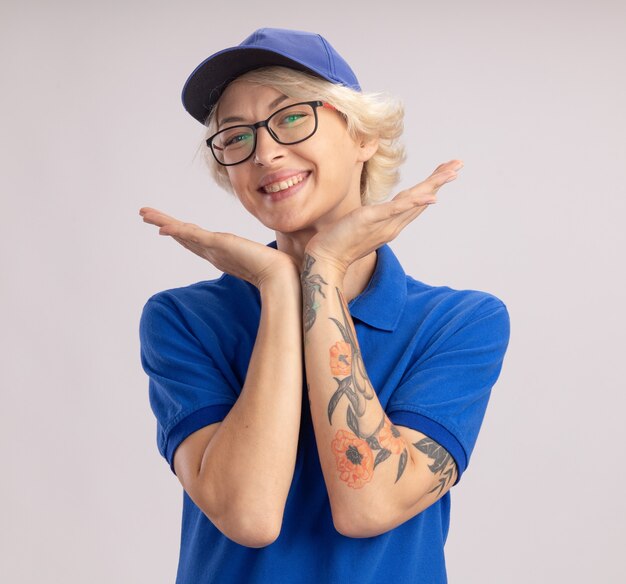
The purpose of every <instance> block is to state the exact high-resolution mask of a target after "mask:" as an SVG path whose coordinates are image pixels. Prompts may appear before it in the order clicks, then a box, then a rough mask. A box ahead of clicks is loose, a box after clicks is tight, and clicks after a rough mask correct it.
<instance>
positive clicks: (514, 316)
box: [0, 0, 626, 584]
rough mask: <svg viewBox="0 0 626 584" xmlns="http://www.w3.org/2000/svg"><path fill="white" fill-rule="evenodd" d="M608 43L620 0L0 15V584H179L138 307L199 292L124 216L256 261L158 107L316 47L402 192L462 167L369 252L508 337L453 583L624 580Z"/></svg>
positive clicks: (179, 128) (624, 154) (619, 273)
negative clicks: (199, 72)
mask: <svg viewBox="0 0 626 584" xmlns="http://www.w3.org/2000/svg"><path fill="white" fill-rule="evenodd" d="M625 23H626V8H625V5H624V4H623V3H622V2H619V1H618V0H613V1H611V0H604V1H599V2H596V3H593V4H592V3H590V2H580V1H572V0H570V1H565V0H558V1H552V2H550V1H542V2H539V1H530V2H524V3H520V2H503V1H496V0H493V1H487V0H479V1H475V2H460V1H458V0H451V1H448V2H445V3H433V2H421V1H420V2H416V1H411V2H409V1H407V2H395V3H394V2H390V1H385V2H366V1H364V0H360V1H346V2H341V3H340V2H336V1H330V0H318V1H316V2H295V1H293V0H289V1H282V0H281V1H275V2H257V1H255V2H243V1H241V0H239V1H237V2H228V1H222V2H209V1H204V2H179V3H176V4H175V3H172V2H164V1H163V2H148V1H145V0H144V1H132V0H127V1H125V2H121V1H119V2H115V1H113V2H109V3H102V2H98V3H96V2H89V1H81V2H78V1H75V2H70V1H67V0H64V1H63V0H60V1H57V2H43V1H40V2H17V1H7V0H3V2H2V4H0V59H1V61H2V68H1V70H2V75H1V91H0V122H1V125H0V128H1V132H0V165H1V167H2V169H1V170H2V172H1V173H0V195H1V201H2V202H1V209H0V211H1V213H0V219H1V229H2V246H1V250H0V260H1V274H2V284H1V294H2V302H1V303H0V310H1V311H2V312H1V314H0V317H1V319H2V320H1V322H2V327H1V331H2V333H1V334H2V339H1V343H2V345H1V347H0V349H1V353H0V354H1V355H2V369H1V373H2V377H1V380H2V389H1V392H2V393H1V397H2V401H1V404H2V405H1V408H0V448H1V452H0V454H1V455H2V480H1V481H0V501H1V503H0V505H1V507H0V517H1V523H2V529H1V530H0V534H1V535H0V537H1V539H0V566H1V571H2V573H3V574H2V575H1V576H0V578H1V579H2V581H4V582H11V583H12V584H21V583H35V582H36V583H40V582H55V583H56V582H59V583H64V584H71V583H81V584H82V583H85V582H89V583H90V584H100V583H107V584H110V583H112V582H115V583H136V582H151V583H155V584H156V583H171V582H173V581H174V578H175V572H176V565H177V561H178V550H179V537H180V517H181V503H182V487H181V486H180V484H179V483H178V480H177V479H176V477H175V476H174V475H173V474H172V473H171V471H170V470H169V468H168V466H167V463H166V462H165V460H164V459H162V458H161V457H160V455H159V454H158V451H157V448H156V430H155V419H154V417H153V414H152V412H151V410H150V407H149V403H148V382H147V377H146V376H145V374H144V373H143V371H142V369H141V367H140V362H139V341H138V322H139V316H140V313H141V309H142V307H143V304H144V303H145V301H146V299H147V298H148V297H149V296H150V295H151V294H153V293H155V292H157V291H159V290H163V289H165V288H172V287H177V286H183V285H187V284H190V283H192V282H195V281H198V280H204V279H211V278H214V277H217V276H218V275H219V272H218V271H217V270H216V269H215V268H214V267H213V266H211V265H210V264H208V263H206V262H203V261H202V260H200V259H199V258H198V257H197V256H195V255H193V254H191V253H189V252H188V251H186V250H184V249H183V248H182V247H180V246H179V245H178V244H176V243H175V242H174V241H172V240H171V239H170V238H165V237H159V236H158V235H157V231H156V229H155V228H154V227H153V226H149V225H145V224H144V223H142V221H141V219H140V217H139V215H138V214H137V212H138V209H139V208H140V207H142V206H144V205H147V206H152V207H156V208H161V209H163V210H165V211H167V212H169V213H171V214H173V215H174V216H177V217H180V218H182V219H185V220H189V221H193V222H195V223H199V224H201V225H203V226H204V227H206V228H207V229H212V230H215V231H232V232H234V233H237V234H239V235H243V236H245V237H247V238H249V239H254V240H256V241H260V242H263V243H267V242H269V241H271V240H273V239H274V233H273V232H270V231H268V230H267V229H265V228H264V227H263V226H261V225H260V224H257V223H256V220H254V219H253V218H251V217H248V216H247V215H246V212H245V210H244V209H243V208H241V207H239V206H238V203H237V202H236V201H235V200H233V199H232V198H231V197H230V196H229V195H228V194H226V193H225V192H223V191H220V190H219V189H218V188H217V187H215V186H214V185H213V184H212V182H211V179H210V177H209V175H208V172H207V171H206V170H205V168H204V166H203V163H202V160H201V158H200V157H199V156H198V157H196V158H195V159H194V155H195V153H196V149H197V147H198V145H199V144H200V142H201V140H202V136H203V127H202V126H201V125H200V124H198V122H196V121H195V120H194V119H193V118H192V117H191V116H189V115H188V114H187V113H186V112H185V111H184V110H183V108H182V105H181V103H180V91H181V89H182V86H183V83H184V81H185V79H186V78H187V75H188V74H189V73H190V72H191V71H192V70H193V69H194V68H195V66H196V65H197V64H198V63H200V62H201V61H202V60H203V59H204V58H205V57H207V56H208V55H210V54H211V53H213V52H216V51H218V50H220V49H222V48H225V47H227V46H233V45H236V44H238V43H239V42H240V41H241V40H242V39H243V38H245V37H246V36H248V34H250V33H251V32H252V31H253V30H254V29H256V28H259V27H261V26H276V27H285V28H295V29H304V30H312V31H316V32H319V33H321V34H322V35H324V36H325V37H326V38H327V39H328V40H329V41H330V42H331V44H332V45H333V46H334V47H335V48H336V49H337V50H338V51H339V52H340V53H341V54H342V55H343V56H344V57H345V58H346V59H347V61H348V62H349V63H350V64H351V65H352V67H353V68H354V70H355V71H356V72H357V75H358V76H359V79H360V81H361V85H362V86H363V88H364V89H366V90H372V91H374V90H387V91H389V92H391V93H392V94H395V95H397V96H398V97H400V98H401V99H402V100H403V102H404V103H405V106H406V120H405V128H406V130H405V134H406V138H405V142H406V144H407V148H408V160H407V163H406V165H405V166H404V168H403V180H402V185H401V187H406V186H410V185H412V184H414V183H416V182H419V181H421V180H423V179H424V178H426V177H427V176H428V175H429V174H430V173H431V172H432V170H433V169H434V168H435V167H436V166H437V165H438V164H439V163H441V162H443V161H446V160H449V159H451V158H461V159H462V160H464V162H465V168H464V169H463V170H462V171H461V172H460V175H459V178H458V179H457V180H456V181H455V182H453V183H451V184H448V185H446V186H445V187H444V188H443V189H442V191H441V192H440V194H439V203H438V204H437V205H436V206H435V207H433V208H431V209H428V211H427V212H426V213H424V214H423V215H422V216H421V217H420V218H419V219H417V220H416V221H415V222H414V223H412V224H411V225H409V226H408V227H407V228H406V229H405V231H404V232H403V233H402V234H401V235H400V236H399V237H398V238H397V239H396V240H394V241H393V242H392V243H391V247H392V248H393V249H394V251H395V252H396V254H397V256H398V257H399V259H400V261H401V263H402V264H403V266H404V268H405V271H406V272H407V273H408V274H410V275H412V276H414V277H415V278H417V279H419V280H422V281H425V282H427V283H430V284H447V285H450V286H452V287H455V288H474V289H479V290H486V291H489V292H491V293H493V294H495V295H497V296H499V297H500V298H501V299H502V300H503V301H504V302H505V303H506V304H507V306H508V308H509V311H510V315H511V326H512V336H511V343H510V346H509V351H508V354H507V357H506V360H505V364H504V368H503V370H502V375H501V377H500V380H499V381H498V383H497V385H496V386H495V388H494V390H493V394H492V398H491V402H490V405H489V408H488V410H487V414H486V417H485V421H484V424H483V427H482V430H481V433H480V436H479V438H478V442H477V445H476V448H475V450H474V453H473V456H472V459H471V462H470V466H469V467H468V470H467V471H466V473H465V474H464V476H463V479H462V480H461V482H460V483H459V485H458V486H456V487H455V488H454V489H453V490H452V520H451V529H450V534H449V538H448V543H447V545H446V557H447V564H448V572H449V579H450V582H451V583H453V584H474V583H476V584H479V583H480V584H492V583H493V584H501V583H503V582H506V583H510V584H517V583H519V584H528V583H543V582H546V583H547V582H550V583H551V582H568V583H579V582H580V583H587V582H603V583H609V582H611V583H612V582H616V583H617V582H624V581H626V570H625V568H624V563H623V551H622V550H623V544H624V540H625V537H624V536H625V533H624V519H625V513H624V497H623V495H622V489H623V483H624V478H625V477H624V467H623V445H624V443H626V441H625V436H624V434H625V432H624V429H623V428H624V423H623V419H624V410H625V405H626V403H625V400H624V391H625V389H626V384H625V383H624V349H625V348H626V343H625V334H624V328H625V320H626V319H625V318H624V317H625V310H624V291H623V286H624V268H623V265H624V264H623V262H624V251H625V249H626V246H625V235H624V217H625V212H626V205H625V203H624V198H625V194H626V193H625V190H626V189H625V188H624V161H625V160H626V146H625V145H626V139H625V136H626V116H625V115H624V107H625V106H624V104H626V82H625V73H624V71H625V69H624V63H625V62H626V41H625V40H624V39H625V38H626V35H625V34H624V33H625V26H626V24H625ZM620 266H622V267H620ZM619 444H622V447H620V446H619Z"/></svg>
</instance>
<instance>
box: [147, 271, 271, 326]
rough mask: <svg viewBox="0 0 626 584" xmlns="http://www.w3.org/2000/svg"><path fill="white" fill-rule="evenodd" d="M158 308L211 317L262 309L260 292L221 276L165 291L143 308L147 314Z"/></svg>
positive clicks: (148, 301) (157, 294)
mask: <svg viewBox="0 0 626 584" xmlns="http://www.w3.org/2000/svg"><path fill="white" fill-rule="evenodd" d="M157 306H161V307H165V308H168V309H170V310H173V311H177V312H178V313H179V314H181V315H184V314H195V315H197V316H208V315H210V314H212V313H216V314H221V315H222V316H224V314H225V312H229V311H233V312H240V311H242V310H243V311H245V310H246V309H254V308H255V307H257V308H258V306H260V296H259V292H258V290H257V289H256V288H255V287H254V286H253V285H252V284H250V283H248V282H246V281H244V280H241V279H240V278H236V277H234V276H231V275H230V274H222V275H221V276H220V277H219V278H216V279H214V280H204V281H201V282H196V283H194V284H190V285H188V286H181V287H178V288H170V289H167V290H162V291H160V292H157V293H155V294H153V295H152V296H150V297H149V298H148V300H147V302H146V303H145V305H144V313H145V312H146V311H151V310H154V309H155V308H156V307H157Z"/></svg>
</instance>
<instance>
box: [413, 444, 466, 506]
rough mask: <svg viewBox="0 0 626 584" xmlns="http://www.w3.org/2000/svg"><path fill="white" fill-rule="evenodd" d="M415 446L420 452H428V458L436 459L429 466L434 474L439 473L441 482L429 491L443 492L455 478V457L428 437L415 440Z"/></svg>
mask: <svg viewBox="0 0 626 584" xmlns="http://www.w3.org/2000/svg"><path fill="white" fill-rule="evenodd" d="M413 446H415V448H417V449H418V450H419V451H420V452H423V453H424V454H426V456H428V458H432V459H433V460H434V462H433V464H429V465H428V468H429V469H430V470H431V471H432V473H433V474H439V484H438V485H437V486H436V487H435V488H434V489H432V490H431V491H428V492H429V493H434V492H435V491H438V493H437V494H438V495H439V494H441V492H442V491H443V490H444V489H445V488H446V487H447V486H448V485H449V484H450V483H451V482H452V481H453V479H454V476H455V472H456V471H455V468H456V466H455V462H454V459H453V458H452V457H451V456H450V455H449V454H448V451H447V450H446V449H445V448H443V447H442V446H441V445H439V444H437V442H435V441H434V440H432V439H430V438H428V437H426V438H422V439H421V440H420V441H419V442H415V443H414V444H413Z"/></svg>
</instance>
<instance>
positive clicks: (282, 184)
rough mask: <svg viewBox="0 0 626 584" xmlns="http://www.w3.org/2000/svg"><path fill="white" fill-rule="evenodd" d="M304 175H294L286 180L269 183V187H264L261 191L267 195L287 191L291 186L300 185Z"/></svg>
mask: <svg viewBox="0 0 626 584" xmlns="http://www.w3.org/2000/svg"><path fill="white" fill-rule="evenodd" d="M306 176H307V175H306V174H296V175H295V176H290V177H289V178H288V179H286V180H282V181H279V182H275V183H271V184H269V185H265V186H264V187H263V190H264V191H265V192H266V193H267V194H268V195H269V194H270V193H277V192H278V191H284V190H287V189H288V188H289V187H292V186H293V185H297V184H298V183H301V182H302V181H303V180H304V179H305V178H306Z"/></svg>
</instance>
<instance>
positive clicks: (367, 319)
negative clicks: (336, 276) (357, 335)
mask: <svg viewBox="0 0 626 584" xmlns="http://www.w3.org/2000/svg"><path fill="white" fill-rule="evenodd" d="M267 245H268V246H269V247H273V248H274V249H278V247H277V243H276V241H272V242H271V243H268V244H267ZM406 297H407V290H406V274H405V272H404V269H403V268H402V266H401V265H400V262H399V261H398V258H397V257H396V255H395V254H394V253H393V251H392V249H391V248H390V247H389V245H388V244H386V243H385V244H384V245H382V246H381V247H379V248H378V249H377V250H376V267H375V268H374V273H373V274H372V277H371V279H370V281H369V283H368V285H367V286H366V287H365V289H364V290H363V292H361V293H360V294H359V295H358V296H357V297H356V298H353V299H352V300H351V301H350V302H349V303H348V308H349V309H350V314H351V315H352V317H353V318H358V319H359V320H360V321H362V322H364V323H365V324H368V325H370V326H373V327H375V328H378V329H381V330H385V331H390V332H391V331H394V330H395V329H396V327H397V326H398V323H399V322H400V318H401V316H402V312H403V311H404V306H405V304H406Z"/></svg>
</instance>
